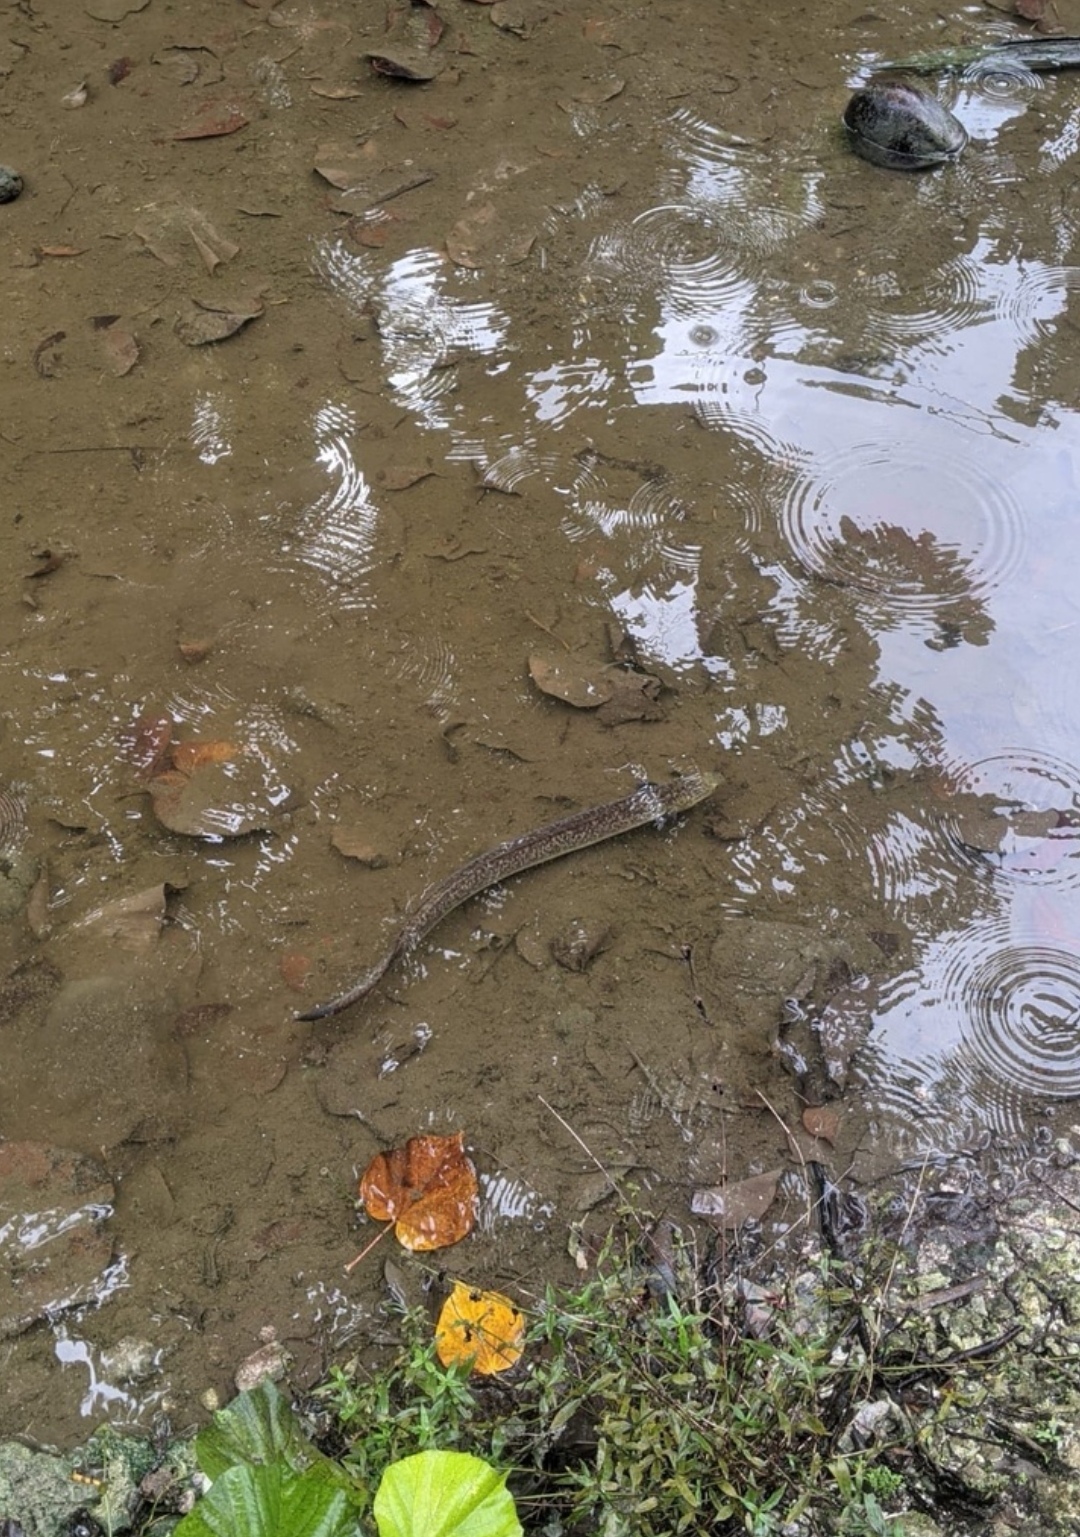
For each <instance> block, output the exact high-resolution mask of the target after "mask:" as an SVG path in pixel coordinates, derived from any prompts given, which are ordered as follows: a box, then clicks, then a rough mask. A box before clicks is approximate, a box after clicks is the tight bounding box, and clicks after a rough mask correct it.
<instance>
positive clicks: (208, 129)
mask: <svg viewBox="0 0 1080 1537" xmlns="http://www.w3.org/2000/svg"><path fill="white" fill-rule="evenodd" d="M249 121H250V119H249V118H247V117H245V116H244V114H243V112H241V110H240V108H239V107H237V106H235V105H233V104H232V103H220V102H217V103H211V102H207V103H205V104H204V106H203V108H202V110H201V112H200V114H199V116H198V117H197V118H196V120H195V121H194V122H193V123H191V124H189V125H188V127H186V128H181V129H179V130H178V131H177V132H176V133H174V134H173V138H174V139H181V140H182V139H221V138H224V137H225V135H226V134H230V133H238V132H239V130H240V129H241V128H246V127H247V125H248V122H249Z"/></svg>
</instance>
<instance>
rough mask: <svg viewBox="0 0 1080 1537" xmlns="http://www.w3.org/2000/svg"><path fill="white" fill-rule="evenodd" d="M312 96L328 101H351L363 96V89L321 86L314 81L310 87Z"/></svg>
mask: <svg viewBox="0 0 1080 1537" xmlns="http://www.w3.org/2000/svg"><path fill="white" fill-rule="evenodd" d="M311 94H312V95H313V96H324V97H326V99H327V100H328V101H351V100H352V98H353V97H354V96H363V94H364V91H363V87H362V86H359V85H322V84H320V83H319V82H318V81H316V82H315V83H314V84H313V85H312V87H311Z"/></svg>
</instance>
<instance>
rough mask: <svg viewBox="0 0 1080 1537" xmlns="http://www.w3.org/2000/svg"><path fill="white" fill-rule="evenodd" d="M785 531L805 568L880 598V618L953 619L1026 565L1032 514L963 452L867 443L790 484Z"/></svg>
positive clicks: (781, 517)
mask: <svg viewBox="0 0 1080 1537" xmlns="http://www.w3.org/2000/svg"><path fill="white" fill-rule="evenodd" d="M779 524H780V529H781V532H782V533H783V535H784V536H785V538H786V539H787V541H788V543H789V544H790V546H791V548H792V550H793V551H794V553H795V555H796V556H797V557H798V559H799V561H800V563H801V564H802V566H803V567H804V568H805V569H806V570H807V571H809V572H812V573H813V574H814V575H815V576H818V577H822V578H824V579H825V580H827V581H830V582H834V583H836V584H837V585H838V586H842V587H850V588H853V589H854V590H855V591H856V592H859V593H862V594H865V595H868V596H869V597H871V598H872V599H873V607H874V617H875V618H876V619H877V620H878V621H879V622H885V623H889V622H891V623H897V622H899V621H900V620H902V619H904V618H905V617H907V618H913V617H922V618H938V619H943V618H944V617H945V616H946V614H947V613H948V611H949V610H951V609H953V608H954V607H955V605H956V604H957V602H958V600H962V599H968V600H976V601H977V600H981V599H984V598H985V597H986V596H987V595H988V594H989V593H991V592H992V591H993V590H994V589H995V588H997V587H999V586H1000V585H1001V584H1002V583H1003V582H1004V581H1005V580H1006V578H1007V577H1009V576H1010V575H1011V574H1012V573H1013V572H1014V571H1015V570H1016V568H1017V566H1018V564H1019V559H1020V555H1021V552H1022V547H1023V540H1022V530H1023V519H1022V514H1021V509H1020V506H1019V503H1018V501H1017V500H1016V499H1015V497H1014V496H1013V495H1012V494H1011V492H1010V491H1009V490H1008V489H1007V488H1006V487H1005V486H1004V485H1003V484H1002V483H1001V481H1000V480H998V479H996V478H994V477H992V476H991V475H990V474H989V472H988V471H987V470H985V469H984V468H983V467H982V466H981V465H979V464H977V463H976V462H975V461H974V460H972V459H970V458H965V457H964V456H962V455H960V454H958V453H953V454H952V455H951V457H950V458H949V459H948V460H945V459H935V460H929V459H927V458H926V457H924V456H923V455H922V454H920V453H919V452H918V451H917V448H916V446H915V445H904V446H900V445H898V444H896V443H893V442H887V441H884V440H882V441H867V442H862V443H856V444H853V445H852V446H851V447H849V448H846V449H844V450H841V451H840V452H839V453H837V454H835V455H834V456H833V457H832V459H831V460H826V461H825V462H824V463H819V464H818V465H817V466H816V468H815V469H814V471H813V472H812V473H805V474H803V475H801V476H798V477H795V478H793V479H792V480H791V482H790V484H789V485H788V487H787V489H786V492H785V494H784V497H783V504H782V506H781V508H780V512H779Z"/></svg>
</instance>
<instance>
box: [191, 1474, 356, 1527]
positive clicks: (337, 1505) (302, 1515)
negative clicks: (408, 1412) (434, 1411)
mask: <svg viewBox="0 0 1080 1537" xmlns="http://www.w3.org/2000/svg"><path fill="white" fill-rule="evenodd" d="M355 1533H356V1509H355V1506H354V1505H353V1503H352V1501H350V1499H349V1497H348V1495H347V1494H346V1493H345V1491H344V1490H343V1489H340V1488H334V1487H333V1486H332V1485H331V1484H329V1483H328V1482H327V1480H326V1479H325V1478H324V1477H322V1476H321V1475H320V1474H319V1473H318V1472H314V1473H310V1472H309V1473H294V1472H293V1471H292V1469H291V1468H289V1467H287V1466H286V1465H285V1464H284V1463H283V1462H275V1463H272V1464H269V1465H267V1466H259V1467H254V1466H252V1465H251V1464H250V1463H238V1464H236V1465H235V1466H233V1467H231V1468H229V1469H228V1471H227V1472H225V1473H222V1474H221V1476H220V1477H219V1478H216V1479H215V1480H214V1482H213V1485H212V1486H211V1488H210V1491H209V1493H208V1494H207V1495H206V1496H205V1497H204V1498H203V1499H201V1500H200V1501H199V1503H198V1505H196V1507H195V1509H194V1510H193V1511H192V1512H191V1513H190V1515H186V1516H185V1517H184V1519H183V1520H182V1521H181V1522H180V1524H179V1526H178V1527H177V1528H176V1530H175V1532H174V1533H173V1537H355Z"/></svg>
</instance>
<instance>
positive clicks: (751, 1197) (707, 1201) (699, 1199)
mask: <svg viewBox="0 0 1080 1537" xmlns="http://www.w3.org/2000/svg"><path fill="white" fill-rule="evenodd" d="M782 1172H783V1171H782V1170H781V1169H770V1170H769V1172H768V1173H767V1174H754V1175H751V1177H750V1178H749V1179H740V1180H736V1181H735V1183H734V1184H731V1185H716V1186H713V1187H711V1188H704V1189H700V1190H695V1191H694V1193H693V1195H692V1196H691V1199H690V1210H691V1211H692V1212H693V1213H694V1215H695V1216H697V1217H711V1218H712V1220H713V1221H714V1222H715V1223H716V1224H717V1226H718V1227H722V1228H736V1227H740V1226H741V1225H742V1223H744V1222H746V1221H747V1219H748V1218H751V1217H752V1218H754V1219H755V1220H760V1218H762V1217H763V1216H764V1215H765V1213H766V1212H767V1211H768V1209H769V1207H770V1206H771V1205H772V1203H773V1202H774V1201H775V1199H776V1190H777V1186H778V1185H779V1183H780V1175H781V1173H782Z"/></svg>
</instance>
